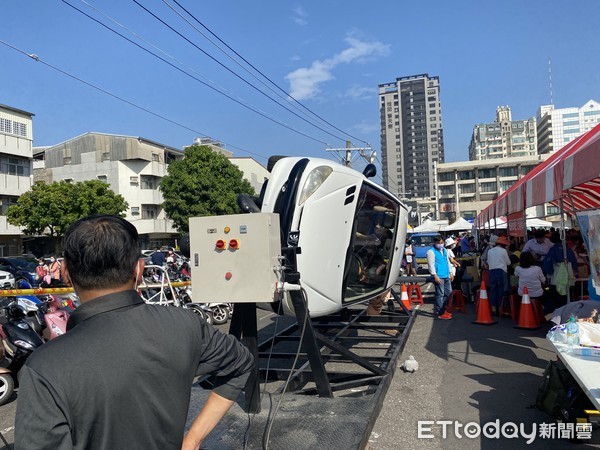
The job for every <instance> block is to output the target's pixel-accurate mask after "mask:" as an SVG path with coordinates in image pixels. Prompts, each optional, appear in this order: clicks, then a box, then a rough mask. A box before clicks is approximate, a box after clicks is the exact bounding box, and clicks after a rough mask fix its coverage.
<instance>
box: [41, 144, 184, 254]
mask: <svg viewBox="0 0 600 450" xmlns="http://www.w3.org/2000/svg"><path fill="white" fill-rule="evenodd" d="M34 156H35V159H36V161H35V165H34V181H45V182H46V183H52V182H55V181H61V180H66V181H72V182H78V181H85V180H101V181H103V182H105V183H108V184H109V185H110V188H111V190H112V191H114V192H115V193H116V194H120V195H122V196H123V198H125V200H126V201H127V203H128V204H129V210H128V211H127V212H126V218H127V220H129V221H131V222H132V223H133V224H134V225H135V227H136V228H137V230H138V233H139V234H140V239H141V241H142V245H143V246H144V247H147V248H153V247H157V246H160V245H163V244H171V245H172V243H173V240H174V239H175V238H176V237H177V236H178V232H177V230H176V229H175V228H174V226H173V222H172V221H171V220H169V219H167V217H166V215H165V212H164V210H163V209H162V206H161V204H162V202H163V196H162V193H161V192H160V190H159V189H158V186H159V184H160V180H161V179H162V177H164V176H165V175H166V174H167V167H168V165H169V163H170V162H171V161H174V160H176V159H180V158H183V152H182V151H181V150H178V149H176V148H174V147H169V146H167V145H164V144H160V143H158V142H154V141H151V140H148V139H144V138H141V137H133V136H119V135H112V134H105V133H95V132H90V133H86V134H83V135H81V136H77V137H74V138H73V139H69V140H68V141H65V142H62V143H60V144H56V145H53V146H50V147H40V148H36V149H35V151H34Z"/></svg>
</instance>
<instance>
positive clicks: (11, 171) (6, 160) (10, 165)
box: [0, 156, 31, 177]
mask: <svg viewBox="0 0 600 450" xmlns="http://www.w3.org/2000/svg"><path fill="white" fill-rule="evenodd" d="M30 167H31V166H30V162H29V160H28V159H26V158H19V157H11V156H0V173H5V174H8V175H17V176H24V177H28V176H29V175H30V174H31V169H30Z"/></svg>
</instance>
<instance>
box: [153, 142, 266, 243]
mask: <svg viewBox="0 0 600 450" xmlns="http://www.w3.org/2000/svg"><path fill="white" fill-rule="evenodd" d="M183 155H184V157H183V159H180V160H177V161H174V162H172V163H171V164H169V173H168V175H166V176H164V177H163V179H162V180H161V182H160V190H161V191H162V194H163V198H164V202H163V209H164V210H165V212H166V214H167V216H168V217H169V218H170V219H171V220H172V221H173V222H174V224H175V226H176V227H177V229H178V230H179V231H180V232H182V233H183V232H187V231H189V228H188V227H189V224H188V220H189V218H190V217H201V216H218V215H224V214H236V213H239V212H240V209H239V207H238V206H237V195H238V194H249V195H255V192H254V189H253V188H252V185H251V184H250V183H249V182H248V181H247V180H245V179H244V178H243V173H242V172H241V171H240V170H239V169H238V168H237V166H235V165H234V164H232V163H231V161H229V159H227V157H226V156H224V155H222V154H220V153H217V152H215V151H213V150H212V149H211V148H210V147H207V146H200V145H192V146H191V147H186V148H185V149H184V153H183Z"/></svg>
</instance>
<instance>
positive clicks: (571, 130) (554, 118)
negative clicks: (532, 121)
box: [536, 100, 600, 154]
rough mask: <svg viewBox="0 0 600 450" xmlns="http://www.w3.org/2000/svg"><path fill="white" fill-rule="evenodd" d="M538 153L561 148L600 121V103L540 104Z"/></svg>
mask: <svg viewBox="0 0 600 450" xmlns="http://www.w3.org/2000/svg"><path fill="white" fill-rule="evenodd" d="M536 118H537V135H538V153H540V154H549V153H552V152H553V151H555V150H560V149H561V148H562V147H564V146H565V145H566V144H568V143H569V142H570V141H572V140H573V139H575V138H576V137H578V136H581V135H582V134H583V133H587V132H588V131H590V130H591V129H592V128H594V127H595V126H596V125H598V123H600V103H598V102H597V101H595V100H589V101H588V102H587V103H586V104H585V105H583V106H582V107H581V108H576V107H573V108H559V109H554V105H545V106H540V108H539V109H538V111H537V115H536Z"/></svg>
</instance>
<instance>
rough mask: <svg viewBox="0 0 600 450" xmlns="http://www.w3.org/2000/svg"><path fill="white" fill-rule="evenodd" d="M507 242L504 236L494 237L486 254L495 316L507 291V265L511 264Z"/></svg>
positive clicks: (491, 301) (491, 300)
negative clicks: (494, 243)
mask: <svg viewBox="0 0 600 450" xmlns="http://www.w3.org/2000/svg"><path fill="white" fill-rule="evenodd" d="M508 244H509V242H508V239H507V238H506V236H500V237H499V238H498V239H496V245H495V246H494V247H492V248H491V249H490V250H489V251H488V254H487V264H488V267H489V271H490V303H491V306H492V309H493V311H494V314H495V315H496V316H498V315H499V311H500V303H501V302H502V297H503V296H504V293H505V292H506V291H508V266H510V265H511V262H510V258H509V257H508V252H507V251H506V248H507V247H508Z"/></svg>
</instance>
